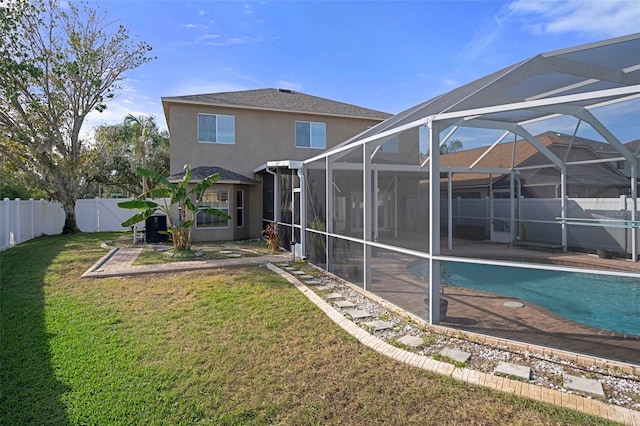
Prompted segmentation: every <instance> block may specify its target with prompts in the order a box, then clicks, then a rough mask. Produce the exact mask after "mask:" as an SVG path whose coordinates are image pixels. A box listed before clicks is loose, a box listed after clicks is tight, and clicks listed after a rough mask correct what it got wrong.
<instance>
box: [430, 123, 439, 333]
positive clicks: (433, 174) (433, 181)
mask: <svg viewBox="0 0 640 426" xmlns="http://www.w3.org/2000/svg"><path fill="white" fill-rule="evenodd" d="M427 125H428V126H429V128H430V132H429V136H430V147H429V152H430V153H431V161H429V210H430V214H429V324H436V323H438V322H440V261H439V260H436V259H434V256H439V255H440V125H439V123H438V122H437V121H432V120H430V119H429V120H428V122H427Z"/></svg>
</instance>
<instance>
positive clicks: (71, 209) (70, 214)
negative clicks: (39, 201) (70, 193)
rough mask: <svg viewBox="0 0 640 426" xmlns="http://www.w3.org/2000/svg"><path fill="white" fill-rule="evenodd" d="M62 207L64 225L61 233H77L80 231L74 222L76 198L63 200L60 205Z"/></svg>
mask: <svg viewBox="0 0 640 426" xmlns="http://www.w3.org/2000/svg"><path fill="white" fill-rule="evenodd" d="M62 208H63V209H64V227H63V228H62V233H63V234H77V233H79V232H80V229H78V224H77V223H76V200H68V201H65V202H64V203H63V205H62Z"/></svg>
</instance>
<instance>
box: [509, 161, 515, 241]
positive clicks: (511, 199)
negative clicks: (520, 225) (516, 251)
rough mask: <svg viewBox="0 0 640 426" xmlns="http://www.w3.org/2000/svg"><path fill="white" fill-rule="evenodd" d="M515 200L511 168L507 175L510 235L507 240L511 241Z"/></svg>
mask: <svg viewBox="0 0 640 426" xmlns="http://www.w3.org/2000/svg"><path fill="white" fill-rule="evenodd" d="M515 227H516V200H515V184H514V173H513V170H512V171H511V174H510V175H509V229H510V230H511V232H510V234H511V235H510V237H509V240H510V241H513V240H514V239H515V238H516V235H517V232H516V229H515Z"/></svg>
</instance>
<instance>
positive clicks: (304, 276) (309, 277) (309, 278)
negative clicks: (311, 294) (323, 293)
mask: <svg viewBox="0 0 640 426" xmlns="http://www.w3.org/2000/svg"><path fill="white" fill-rule="evenodd" d="M298 278H301V279H303V280H311V279H313V276H311V275H300V276H299V277H298Z"/></svg>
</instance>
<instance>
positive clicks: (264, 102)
mask: <svg viewBox="0 0 640 426" xmlns="http://www.w3.org/2000/svg"><path fill="white" fill-rule="evenodd" d="M162 103H163V106H164V109H165V115H166V116H167V118H168V116H169V114H168V108H167V105H168V104H169V103H181V104H195V105H211V106H222V107H231V108H243V109H262V110H269V111H283V112H297V113H305V114H319V115H331V116H339V117H352V118H368V119H374V120H381V121H382V120H385V119H387V118H389V117H391V114H388V113H386V112H382V111H376V110H373V109H369V108H363V107H359V106H357V105H352V104H347V103H344V102H338V101H332V100H330V99H325V98H320V97H318V96H311V95H306V94H304V93H300V92H295V91H293V90H289V89H257V90H245V91H239V92H222V93H208V94H201V95H186V96H171V97H163V98H162Z"/></svg>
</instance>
